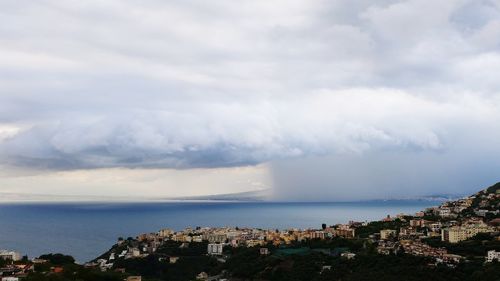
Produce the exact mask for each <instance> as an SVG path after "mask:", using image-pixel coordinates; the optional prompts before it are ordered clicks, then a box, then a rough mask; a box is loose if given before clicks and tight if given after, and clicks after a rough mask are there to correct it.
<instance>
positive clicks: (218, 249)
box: [207, 243, 224, 255]
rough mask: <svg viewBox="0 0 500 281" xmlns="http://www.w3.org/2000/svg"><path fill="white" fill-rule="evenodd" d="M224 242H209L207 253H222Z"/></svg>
mask: <svg viewBox="0 0 500 281" xmlns="http://www.w3.org/2000/svg"><path fill="white" fill-rule="evenodd" d="M223 248H224V245H223V244H216V243H211V244H208V248H207V253H208V254H209V255H222V249H223Z"/></svg>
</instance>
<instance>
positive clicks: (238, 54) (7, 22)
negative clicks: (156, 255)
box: [0, 0, 500, 170]
mask: <svg viewBox="0 0 500 281" xmlns="http://www.w3.org/2000/svg"><path fill="white" fill-rule="evenodd" d="M0 5H1V6H2V7H1V9H0V10H1V11H3V12H2V17H0V46H1V47H0V73H1V74H2V75H0V77H1V78H0V124H3V125H2V126H7V127H16V128H17V127H19V128H22V129H19V130H16V131H15V133H12V132H11V133H9V134H8V137H0V161H1V163H2V164H4V165H10V166H16V167H25V168H35V169H52V170H73V169H89V168H117V167H128V168H175V169H190V168H206V167H208V168H214V167H234V166H245V165H255V164H259V163H263V162H268V161H275V160H282V159H290V158H301V157H309V156H311V157H316V156H328V155H345V154H351V155H361V154H364V153H372V152H376V153H382V152H384V151H404V152H411V153H413V152H418V151H426V152H429V153H435V154H436V155H439V154H440V153H443V152H449V151H455V150H454V147H456V143H457V142H462V140H463V142H464V143H463V144H462V143H461V146H462V147H467V148H470V147H478V142H477V140H474V136H481V138H482V140H481V142H480V143H481V144H483V146H481V147H479V148H478V149H488V148H494V147H495V146H496V144H494V142H493V141H488V140H494V139H497V137H498V133H497V132H499V131H500V130H499V129H500V128H499V126H500V125H498V124H500V123H499V122H497V121H498V120H500V93H499V89H500V85H499V84H498V83H499V82H498V79H496V76H495V74H496V72H497V71H496V70H497V69H499V68H500V59H499V57H500V53H499V44H500V43H499V42H500V41H498V40H497V39H495V38H497V37H498V36H496V35H497V34H498V33H499V32H500V29H499V27H500V25H499V24H498V18H499V16H500V8H499V7H500V4H499V3H498V1H441V2H439V3H436V2H435V1H380V2H377V3H374V2H373V1H359V2H357V3H352V1H336V2H334V3H332V2H331V1H319V0H318V1H305V0H304V1H300V0H297V1H291V2H290V1H252V2H248V3H240V2H235V1H215V2H214V1H211V2H205V1H194V0H193V1H171V2H168V3H165V2H163V1H145V2H141V3H137V2H135V1H107V2H106V3H102V2H100V1H86V2H78V1H66V2H60V1H50V0H47V1H39V2H37V3H31V4H30V5H21V4H20V3H15V2H11V3H7V2H6V3H2V4H0ZM0 132H2V131H1V130H0ZM3 135H4V134H3V133H0V136H3ZM465 140H466V141H465ZM483 140H484V143H483ZM485 146H486V148H485Z"/></svg>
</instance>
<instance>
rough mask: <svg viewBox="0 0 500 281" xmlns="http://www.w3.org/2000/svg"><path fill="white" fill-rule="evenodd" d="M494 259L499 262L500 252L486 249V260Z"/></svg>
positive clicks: (491, 260)
mask: <svg viewBox="0 0 500 281" xmlns="http://www.w3.org/2000/svg"><path fill="white" fill-rule="evenodd" d="M494 260H496V261H498V262H500V252H497V251H495V250H491V251H488V254H487V255H486V262H493V261H494Z"/></svg>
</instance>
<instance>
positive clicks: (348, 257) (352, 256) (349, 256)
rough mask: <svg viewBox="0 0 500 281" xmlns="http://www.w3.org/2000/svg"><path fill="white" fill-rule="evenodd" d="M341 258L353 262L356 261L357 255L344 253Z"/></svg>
mask: <svg viewBox="0 0 500 281" xmlns="http://www.w3.org/2000/svg"><path fill="white" fill-rule="evenodd" d="M340 256H341V257H343V258H346V259H348V260H351V259H354V257H356V254H355V253H351V252H344V253H342V254H340Z"/></svg>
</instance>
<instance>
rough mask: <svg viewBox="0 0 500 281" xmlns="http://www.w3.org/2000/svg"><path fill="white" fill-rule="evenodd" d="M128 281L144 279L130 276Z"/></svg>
mask: <svg viewBox="0 0 500 281" xmlns="http://www.w3.org/2000/svg"><path fill="white" fill-rule="evenodd" d="M126 280H127V281H141V280H142V277H141V276H129V277H127V279H126Z"/></svg>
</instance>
